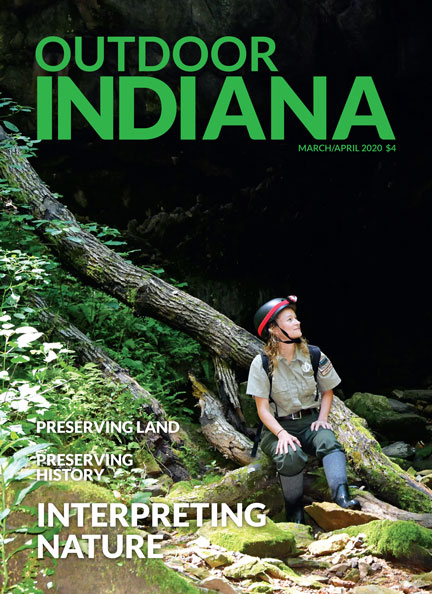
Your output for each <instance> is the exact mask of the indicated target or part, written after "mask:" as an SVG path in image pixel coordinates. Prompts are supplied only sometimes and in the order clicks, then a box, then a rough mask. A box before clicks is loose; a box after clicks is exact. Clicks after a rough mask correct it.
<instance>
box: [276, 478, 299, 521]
mask: <svg viewBox="0 0 432 594" xmlns="http://www.w3.org/2000/svg"><path fill="white" fill-rule="evenodd" d="M278 477H279V483H280V486H281V489H282V495H283V498H284V501H285V516H286V521H287V522H294V523H295V524H304V510H303V472H300V473H299V474H296V475H294V476H283V475H280V474H278Z"/></svg>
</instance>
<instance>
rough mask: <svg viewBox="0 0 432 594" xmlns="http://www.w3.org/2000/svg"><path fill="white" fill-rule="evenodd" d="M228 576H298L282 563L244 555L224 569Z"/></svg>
mask: <svg viewBox="0 0 432 594" xmlns="http://www.w3.org/2000/svg"><path fill="white" fill-rule="evenodd" d="M223 574H224V575H225V576H226V577H229V578H233V579H236V580H239V579H246V578H250V577H255V576H257V575H260V574H268V575H271V576H272V577H276V578H279V579H288V578H289V579H292V578H298V576H297V574H296V573H295V571H293V570H292V569H290V568H289V567H287V566H285V565H284V564H282V566H281V567H278V566H277V565H273V563H269V562H268V561H263V560H262V559H260V558H259V557H252V556H250V555H244V556H243V557H242V558H241V559H240V560H239V561H237V562H236V563H233V565H230V566H229V567H226V568H225V569H224V570H223Z"/></svg>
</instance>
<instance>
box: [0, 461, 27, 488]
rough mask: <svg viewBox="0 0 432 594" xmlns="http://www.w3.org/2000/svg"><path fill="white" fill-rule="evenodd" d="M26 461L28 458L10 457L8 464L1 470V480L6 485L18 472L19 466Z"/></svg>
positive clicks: (22, 466)
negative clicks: (16, 458)
mask: <svg viewBox="0 0 432 594" xmlns="http://www.w3.org/2000/svg"><path fill="white" fill-rule="evenodd" d="M27 463H28V458H25V457H23V458H18V460H14V459H13V458H11V459H10V461H9V462H8V464H7V465H6V468H5V470H4V471H3V481H4V482H5V484H6V485H7V484H8V483H10V482H11V481H13V480H14V478H15V476H16V475H17V474H18V473H19V471H20V470H21V468H24V466H25V465H26V464H27Z"/></svg>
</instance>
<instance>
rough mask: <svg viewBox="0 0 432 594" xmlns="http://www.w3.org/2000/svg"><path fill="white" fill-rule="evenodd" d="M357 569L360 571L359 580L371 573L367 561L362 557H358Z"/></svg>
mask: <svg viewBox="0 0 432 594" xmlns="http://www.w3.org/2000/svg"><path fill="white" fill-rule="evenodd" d="M358 570H359V573H360V579H361V580H364V579H365V578H366V577H367V576H368V575H369V573H372V572H371V568H370V567H369V564H368V562H367V561H365V560H364V559H359V563H358Z"/></svg>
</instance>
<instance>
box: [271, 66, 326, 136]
mask: <svg viewBox="0 0 432 594" xmlns="http://www.w3.org/2000/svg"><path fill="white" fill-rule="evenodd" d="M285 103H286V104H287V105H288V106H289V107H290V108H291V110H292V111H293V112H294V114H295V115H296V116H297V117H298V119H299V120H300V121H301V123H302V124H303V126H304V127H305V128H306V129H307V130H308V131H309V132H310V133H311V134H312V136H313V137H314V138H316V139H317V140H325V139H326V136H327V105H326V103H327V77H325V76H314V77H313V112H310V111H309V109H308V108H307V107H306V106H305V104H304V103H303V102H302V101H301V99H299V97H298V95H296V93H295V92H294V91H293V90H292V88H291V87H290V85H289V84H288V83H287V82H286V80H285V79H284V78H282V77H281V76H273V77H272V79H271V139H272V140H283V139H284V138H285Z"/></svg>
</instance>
